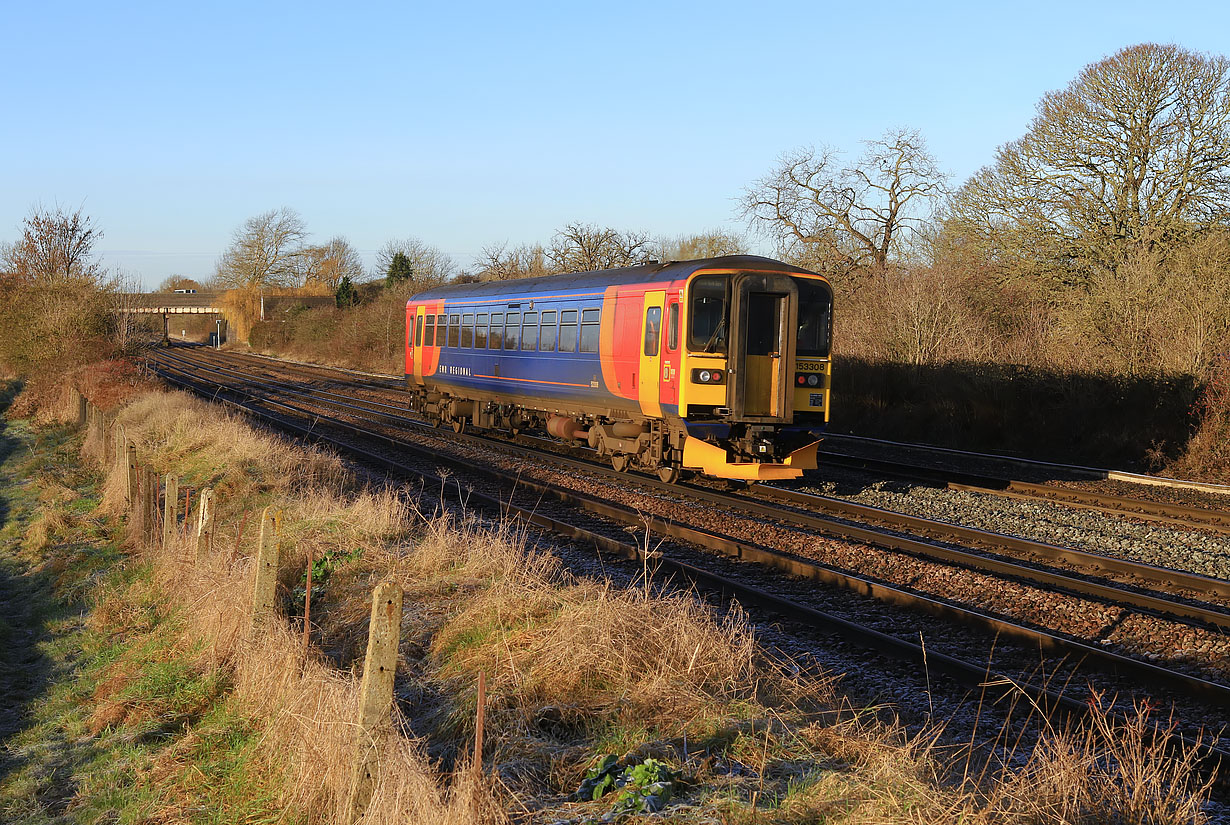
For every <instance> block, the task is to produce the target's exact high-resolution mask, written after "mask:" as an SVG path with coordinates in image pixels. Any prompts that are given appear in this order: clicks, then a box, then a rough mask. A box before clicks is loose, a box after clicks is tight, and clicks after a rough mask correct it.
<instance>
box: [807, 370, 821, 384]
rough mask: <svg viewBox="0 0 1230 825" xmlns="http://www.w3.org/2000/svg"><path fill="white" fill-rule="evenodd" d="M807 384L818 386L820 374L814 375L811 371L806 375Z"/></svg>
mask: <svg viewBox="0 0 1230 825" xmlns="http://www.w3.org/2000/svg"><path fill="white" fill-rule="evenodd" d="M807 386H809V387H818V386H820V376H818V375H816V374H815V373H812V374H811V375H809V376H807Z"/></svg>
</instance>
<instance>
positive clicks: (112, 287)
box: [104, 270, 161, 353]
mask: <svg viewBox="0 0 1230 825" xmlns="http://www.w3.org/2000/svg"><path fill="white" fill-rule="evenodd" d="M143 303H144V302H143V301H142V295H141V279H140V278H138V277H137V276H136V275H134V274H133V273H131V272H125V271H122V270H120V271H117V272H116V273H115V274H114V275H112V277H111V278H110V280H109V281H108V283H107V285H106V289H105V291H104V305H105V307H106V311H107V315H108V317H109V318H110V324H111V329H112V334H113V336H114V341H115V347H116V349H117V350H118V351H119V352H122V353H130V352H133V351H135V350H136V349H137V348H138V347H140V345H141V344H142V343H145V342H148V341H149V340H151V339H152V337H153V333H152V326H153V318H154V317H158V319H159V320H158V323H161V317H160V316H150V315H141V314H137V313H135V312H133V310H135V309H137V308H139V307H141V306H142V305H143Z"/></svg>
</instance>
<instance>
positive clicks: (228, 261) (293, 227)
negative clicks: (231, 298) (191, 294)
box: [214, 207, 307, 289]
mask: <svg viewBox="0 0 1230 825" xmlns="http://www.w3.org/2000/svg"><path fill="white" fill-rule="evenodd" d="M306 236H307V227H306V226H305V225H304V223H303V218H301V217H300V216H299V213H298V212H296V211H295V210H293V209H288V208H286V207H282V208H281V209H273V210H270V211H268V212H263V213H261V214H260V215H256V216H254V217H251V218H248V219H247V220H246V221H244V223H243V226H241V227H239V229H237V230H235V234H234V237H233V238H232V240H231V245H230V247H228V248H227V250H226V251H225V252H224V253H222V257H221V258H220V259H219V260H218V264H217V267H216V269H215V274H214V281H215V283H217V285H219V286H221V287H223V288H247V289H264V288H266V287H271V286H287V285H292V284H294V283H295V280H296V277H297V276H298V274H299V273H298V270H297V264H298V255H299V252H300V251H301V246H302V244H303V239H304V238H305V237H306Z"/></svg>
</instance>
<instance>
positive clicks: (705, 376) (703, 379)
mask: <svg viewBox="0 0 1230 825" xmlns="http://www.w3.org/2000/svg"><path fill="white" fill-rule="evenodd" d="M700 383H702V384H708V383H709V370H701V371H700Z"/></svg>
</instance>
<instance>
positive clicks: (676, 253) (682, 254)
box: [654, 229, 748, 261]
mask: <svg viewBox="0 0 1230 825" xmlns="http://www.w3.org/2000/svg"><path fill="white" fill-rule="evenodd" d="M655 245H656V247H657V249H656V251H655V253H654V256H655V257H656V258H657V259H658V260H661V261H693V260H696V259H697V258H717V257H720V256H722V255H746V254H747V252H748V246H747V241H746V240H744V239H743V238H742V237H741V236H739V235H734V234H732V233H730V232H724V231H722V230H720V229H711V230H709V231H708V232H701V233H699V234H696V235H679V236H678V237H675V238H662V239H660V240H658V241H657V242H656V244H655Z"/></svg>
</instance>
